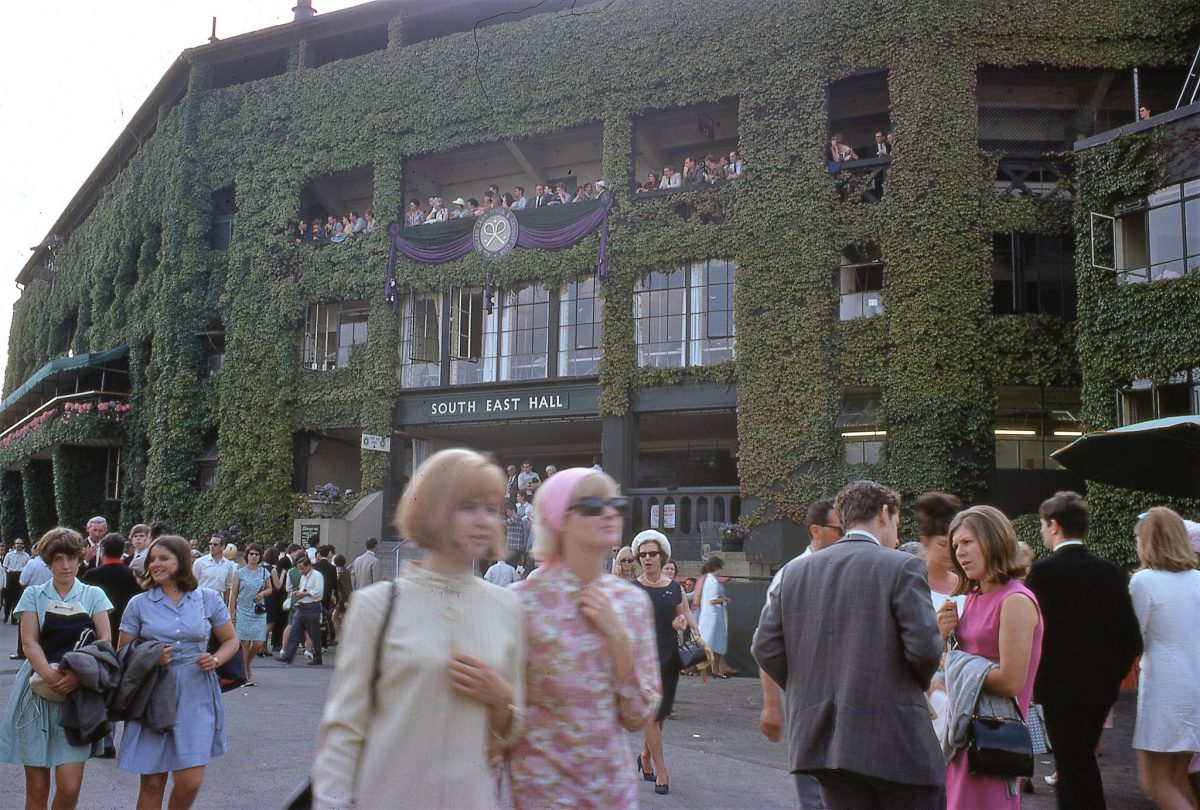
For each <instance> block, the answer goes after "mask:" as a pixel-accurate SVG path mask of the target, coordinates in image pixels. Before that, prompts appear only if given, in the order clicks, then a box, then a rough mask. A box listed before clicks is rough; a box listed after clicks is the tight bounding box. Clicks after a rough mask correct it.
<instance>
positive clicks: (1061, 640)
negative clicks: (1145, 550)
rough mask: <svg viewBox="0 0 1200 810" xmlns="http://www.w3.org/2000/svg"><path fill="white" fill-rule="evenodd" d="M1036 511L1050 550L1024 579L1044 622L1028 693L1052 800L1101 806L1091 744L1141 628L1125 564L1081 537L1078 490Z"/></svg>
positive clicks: (1084, 515) (1086, 516)
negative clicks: (1038, 720)
mask: <svg viewBox="0 0 1200 810" xmlns="http://www.w3.org/2000/svg"><path fill="white" fill-rule="evenodd" d="M1038 513H1039V515H1040V516H1041V518H1042V539H1043V541H1044V542H1045V544H1046V549H1047V550H1048V551H1050V552H1051V554H1050V556H1049V557H1047V558H1045V559H1043V560H1041V561H1040V562H1038V563H1037V564H1036V565H1034V566H1033V570H1032V571H1030V573H1029V579H1028V580H1026V585H1028V587H1029V589H1030V590H1031V591H1033V593H1034V595H1035V596H1037V599H1038V605H1039V606H1040V607H1041V610H1042V621H1043V622H1044V624H1045V635H1044V637H1043V638H1042V660H1041V664H1040V665H1039V666H1038V673H1037V680H1035V681H1034V685H1033V694H1034V699H1035V700H1037V702H1038V703H1040V704H1042V709H1043V710H1044V711H1045V715H1046V732H1047V733H1048V734H1049V736H1050V744H1051V746H1053V748H1054V759H1055V762H1056V763H1057V765H1058V806H1059V807H1060V808H1080V809H1081V810H1097V809H1099V810H1102V809H1103V808H1104V806H1105V805H1104V785H1103V783H1102V782H1101V780H1100V768H1099V767H1098V765H1097V763H1096V747H1097V745H1098V744H1099V742H1100V732H1101V730H1102V729H1103V726H1104V718H1105V717H1106V716H1107V715H1108V711H1109V709H1111V708H1112V705H1113V703H1115V702H1116V700H1117V694H1118V691H1119V689H1120V686H1121V680H1122V679H1123V678H1124V677H1125V676H1126V675H1127V674H1128V673H1129V669H1130V667H1131V666H1133V659H1134V658H1136V657H1137V656H1138V655H1140V654H1141V652H1142V635H1141V631H1140V630H1139V628H1138V621H1137V616H1136V615H1135V614H1134V612H1133V603H1132V601H1131V600H1130V598H1129V589H1128V582H1127V580H1126V577H1125V572H1123V571H1122V570H1121V569H1120V568H1118V567H1117V566H1116V565H1115V564H1113V563H1111V562H1109V561H1108V560H1105V559H1102V558H1100V557H1097V556H1096V555H1094V554H1092V553H1091V552H1090V551H1088V550H1087V547H1086V546H1084V544H1083V538H1084V537H1086V536H1087V531H1088V524H1089V522H1090V512H1089V510H1088V506H1087V503H1085V502H1084V500H1083V498H1082V497H1080V495H1079V494H1078V493H1075V492H1059V493H1057V494H1056V495H1055V496H1054V497H1053V498H1050V499H1049V500H1047V501H1046V502H1045V503H1043V504H1042V505H1041V508H1040V509H1039V510H1038Z"/></svg>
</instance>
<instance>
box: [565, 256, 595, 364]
mask: <svg viewBox="0 0 1200 810" xmlns="http://www.w3.org/2000/svg"><path fill="white" fill-rule="evenodd" d="M596 293H597V284H596V279H595V277H593V276H589V277H588V278H585V279H582V280H580V281H573V282H571V283H570V284H567V285H565V286H564V287H563V288H562V290H561V291H560V293H559V300H558V376H560V377H586V376H592V375H595V374H599V373H600V325H601V321H602V320H603V318H602V316H603V313H604V299H603V298H601V297H600V296H598V295H597V294H596Z"/></svg>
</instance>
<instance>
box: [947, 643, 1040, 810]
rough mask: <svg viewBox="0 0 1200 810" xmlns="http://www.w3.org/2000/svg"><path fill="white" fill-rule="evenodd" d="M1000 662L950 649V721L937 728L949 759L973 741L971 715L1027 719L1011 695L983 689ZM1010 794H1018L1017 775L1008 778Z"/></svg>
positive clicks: (948, 689) (948, 681)
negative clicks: (990, 673)
mask: <svg viewBox="0 0 1200 810" xmlns="http://www.w3.org/2000/svg"><path fill="white" fill-rule="evenodd" d="M998 666H999V665H998V664H996V663H995V662H994V661H992V660H991V659H988V658H984V657H983V656H980V655H972V654H971V653H969V652H964V651H963V650H950V651H949V652H947V653H946V712H945V717H946V724H945V725H944V726H942V727H941V728H939V729H938V730H937V732H938V742H939V743H940V744H941V746H942V754H943V755H944V756H945V757H946V763H947V764H949V763H950V760H952V759H953V758H954V754H955V753H956V752H957V751H958V749H960V748H962V747H963V746H965V745H966V744H967V743H968V742H969V735H970V731H971V715H973V714H979V715H983V716H985V717H1007V718H1014V719H1017V720H1024V719H1025V718H1023V717H1021V711H1020V709H1019V708H1018V707H1017V702H1016V701H1015V700H1014V699H1013V698H1010V697H1003V696H1001V695H993V694H992V693H990V692H985V691H983V680H984V678H986V677H987V674H988V673H989V672H991V671H992V670H993V669H996V668H998ZM1006 782H1007V785H1008V795H1009V798H1012V797H1013V796H1016V795H1017V789H1016V779H1008V780H1006Z"/></svg>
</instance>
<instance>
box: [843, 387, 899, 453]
mask: <svg viewBox="0 0 1200 810" xmlns="http://www.w3.org/2000/svg"><path fill="white" fill-rule="evenodd" d="M884 425H885V420H884V412H883V395H882V393H881V392H880V391H879V390H878V389H867V390H864V391H851V392H847V393H846V394H844V395H843V396H842V407H841V410H840V411H839V412H838V418H837V421H836V422H834V427H836V428H837V429H838V432H839V434H840V437H841V440H842V452H843V457H844V458H845V461H846V463H847V464H854V465H860V464H878V463H879V460H880V457H881V456H882V455H883V442H884V439H885V438H887V429H886V427H885V426H884Z"/></svg>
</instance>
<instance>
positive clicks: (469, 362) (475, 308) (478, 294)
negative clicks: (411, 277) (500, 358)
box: [450, 287, 496, 385]
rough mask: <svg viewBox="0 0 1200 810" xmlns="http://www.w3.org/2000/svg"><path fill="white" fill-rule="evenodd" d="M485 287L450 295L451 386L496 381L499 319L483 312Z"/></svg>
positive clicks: (457, 288)
mask: <svg viewBox="0 0 1200 810" xmlns="http://www.w3.org/2000/svg"><path fill="white" fill-rule="evenodd" d="M483 303H484V302H483V288H482V287H456V288H454V289H452V290H451V291H450V382H451V384H454V385H463V384H469V383H480V382H494V381H495V379H496V370H495V362H494V360H495V357H496V315H495V313H494V312H493V313H492V314H491V315H487V314H486V313H485V312H484V308H483Z"/></svg>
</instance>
